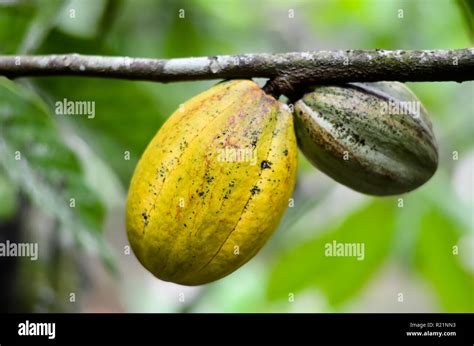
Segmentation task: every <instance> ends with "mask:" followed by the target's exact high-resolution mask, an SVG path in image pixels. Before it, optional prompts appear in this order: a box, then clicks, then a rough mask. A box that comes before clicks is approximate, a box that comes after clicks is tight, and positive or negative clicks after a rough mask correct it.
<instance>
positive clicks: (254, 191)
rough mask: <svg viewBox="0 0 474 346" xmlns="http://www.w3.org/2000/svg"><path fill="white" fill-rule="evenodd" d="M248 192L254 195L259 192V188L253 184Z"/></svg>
mask: <svg viewBox="0 0 474 346" xmlns="http://www.w3.org/2000/svg"><path fill="white" fill-rule="evenodd" d="M250 192H251V193H252V195H255V194H256V193H259V192H260V188H259V187H258V186H257V185H254V186H253V187H252V188H251V189H250Z"/></svg>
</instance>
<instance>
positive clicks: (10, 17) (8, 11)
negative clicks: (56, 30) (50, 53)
mask: <svg viewBox="0 0 474 346" xmlns="http://www.w3.org/2000/svg"><path fill="white" fill-rule="evenodd" d="M63 5H64V1H62V0H36V1H18V2H7V3H3V4H2V3H1V2H0V42H1V44H0V53H3V54H13V53H19V54H27V53H30V52H32V51H34V50H35V49H36V47H38V46H39V45H40V44H41V43H42V41H43V40H44V38H45V37H46V36H47V34H48V32H49V31H50V30H51V29H52V28H53V27H54V25H55V21H56V18H57V15H58V13H59V12H60V10H61V8H62V6H63Z"/></svg>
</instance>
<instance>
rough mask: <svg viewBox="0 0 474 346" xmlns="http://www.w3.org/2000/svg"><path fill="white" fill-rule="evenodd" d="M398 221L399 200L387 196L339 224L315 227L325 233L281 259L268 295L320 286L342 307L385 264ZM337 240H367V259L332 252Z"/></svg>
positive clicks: (277, 297)
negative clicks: (396, 210)
mask: <svg viewBox="0 0 474 346" xmlns="http://www.w3.org/2000/svg"><path fill="white" fill-rule="evenodd" d="M394 226H395V203H394V202H393V200H387V199H383V200H376V201H374V202H372V203H371V204H369V205H368V206H365V207H363V208H362V209H360V210H359V211H357V212H355V213H354V214H352V215H350V216H349V217H348V218H347V219H346V220H345V221H344V222H343V223H342V224H341V225H340V226H339V227H336V228H334V229H328V230H321V231H316V230H314V231H315V233H317V234H322V235H320V236H318V237H316V238H314V239H312V240H310V241H308V242H307V243H305V244H303V245H301V246H298V247H297V248H295V249H293V250H291V251H290V252H288V253H287V254H285V255H283V256H282V257H281V258H280V260H279V261H278V262H277V263H276V265H275V267H274V268H273V270H272V273H271V275H270V279H269V283H268V291H267V293H268V298H269V299H270V300H280V299H286V298H287V297H288V294H289V293H294V294H296V293H297V292H300V291H303V290H305V289H308V288H314V289H319V290H321V291H322V292H323V293H324V295H325V297H326V298H327V301H328V303H329V304H330V305H331V306H333V307H337V306H340V305H341V304H343V303H345V302H347V301H348V300H349V299H350V298H352V297H353V296H354V295H355V294H356V293H358V292H359V291H360V289H361V288H362V287H363V285H364V284H365V283H366V282H367V280H368V279H369V278H370V276H371V275H372V274H373V273H374V272H375V270H376V269H377V268H378V267H379V266H380V265H381V264H382V262H383V260H384V259H385V257H386V256H387V254H388V252H389V244H390V241H391V239H392V237H393V234H394ZM333 241H336V242H337V243H360V244H363V246H364V257H363V259H362V260H358V259H357V256H354V257H334V256H333V257H330V256H326V249H327V247H329V246H331V245H332V244H333ZM360 258H362V257H360Z"/></svg>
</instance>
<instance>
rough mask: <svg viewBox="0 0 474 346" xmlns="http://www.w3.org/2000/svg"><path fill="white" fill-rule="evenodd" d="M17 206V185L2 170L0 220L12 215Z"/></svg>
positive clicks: (0, 173) (0, 180) (0, 178)
mask: <svg viewBox="0 0 474 346" xmlns="http://www.w3.org/2000/svg"><path fill="white" fill-rule="evenodd" d="M17 208H18V194H17V187H16V186H15V184H13V182H12V181H11V180H10V179H8V177H6V176H5V174H4V173H3V172H2V170H0V221H1V220H6V219H8V218H10V217H12V216H13V215H14V214H15V211H16V210H17Z"/></svg>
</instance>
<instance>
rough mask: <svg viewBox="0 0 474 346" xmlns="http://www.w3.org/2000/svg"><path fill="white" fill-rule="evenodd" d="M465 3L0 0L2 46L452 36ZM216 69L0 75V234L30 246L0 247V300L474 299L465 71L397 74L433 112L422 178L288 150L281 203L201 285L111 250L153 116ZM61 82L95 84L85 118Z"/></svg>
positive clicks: (55, 303)
mask: <svg viewBox="0 0 474 346" xmlns="http://www.w3.org/2000/svg"><path fill="white" fill-rule="evenodd" d="M473 7H474V6H473V5H472V3H471V2H468V1H442V0H433V1H428V0H425V1H423V0H419V1H408V0H407V1H398V0H383V1H376V0H372V1H329V0H318V1H310V0H308V1H305V0H301V1H298V0H293V1H277V0H274V1H271V0H261V1H254V0H253V1H251V0H221V1H219V0H195V1H171V0H168V1H164V0H157V1H152V0H136V1H131V0H116V1H114V0H72V1H56V0H50V1H39V0H38V1H15V0H8V1H0V54H49V53H70V52H77V53H84V54H100V55H129V56H140V57H160V58H174V57H187V56H200V55H217V54H239V53H249V52H287V51H310V50H320V49H350V48H354V49H356V48H361V49H374V48H383V49H437V48H439V49H442V48H465V47H469V46H472V42H473V41H472V39H473V23H472V8H473ZM180 9H184V10H185V12H184V13H185V18H180V17H179V10H180ZM290 9H292V10H294V18H289V10H290ZM400 11H402V12H400ZM72 14H74V17H73V18H72V17H71V16H72ZM214 83H216V81H206V82H187V83H172V84H168V85H162V84H158V83H150V82H130V81H119V80H101V79H94V78H71V77H55V78H31V79H21V80H17V81H14V82H12V81H9V80H7V79H5V78H1V77H0V241H2V242H4V241H5V240H6V239H9V240H11V241H25V242H38V243H39V251H40V257H39V260H38V261H36V262H33V261H30V260H28V259H11V258H10V259H6V258H1V259H0V278H1V279H0V280H1V284H2V285H1V286H2V288H1V289H0V310H7V311H131V312H162V311H196V312H211V311H212V312H221V311H224V312H257V311H258V312H273V311H284V312H295V311H311V312H332V311H340V312H353V311H357V312H373V311H379V312H390V311H396V312H398V311H417V312H431V311H433V312H437V311H447V312H455V311H456V312H468V311H469V312H473V311H474V297H473V292H474V280H473V279H474V258H473V256H474V234H473V231H474V227H473V224H474V219H473V214H474V206H473V190H474V188H473V186H474V183H473V169H474V168H473V167H474V148H473V145H474V141H473V134H474V121H473V115H474V104H473V96H474V89H473V86H474V83H473V82H468V83H463V84H457V83H454V82H453V83H410V87H412V88H413V89H414V91H415V92H416V93H417V95H418V96H419V98H420V99H421V100H422V102H423V103H424V105H425V106H426V107H427V109H428V110H429V112H430V113H431V115H432V120H433V124H434V129H435V133H436V135H437V138H438V140H439V148H440V165H439V170H438V172H437V173H436V175H435V176H434V177H433V179H431V180H430V181H429V182H428V183H427V184H426V185H425V186H423V187H422V188H420V189H418V190H416V191H415V192H413V193H410V194H407V195H405V196H402V198H403V205H404V206H403V207H402V208H399V206H398V204H399V201H398V198H400V196H396V197H394V198H372V197H368V196H364V195H361V194H358V193H356V192H353V191H351V190H349V189H347V188H345V187H343V186H340V185H338V184H336V183H335V182H333V181H332V180H331V179H329V178H327V177H326V176H324V175H323V174H322V173H320V172H318V171H317V170H316V169H315V168H313V167H312V166H311V165H310V164H309V163H308V162H307V161H306V160H305V158H304V157H303V156H302V155H300V156H299V157H300V164H299V171H298V184H297V187H296V191H295V193H294V198H295V206H294V208H289V209H288V211H287V213H286V215H285V217H284V220H283V221H282V223H281V225H280V227H279V229H278V231H277V232H276V233H275V235H274V237H273V238H272V239H271V241H270V242H269V243H268V244H267V246H266V247H265V248H264V249H263V251H262V252H261V253H260V254H259V255H257V256H256V257H255V258H254V259H253V260H252V261H251V262H249V263H248V264H247V265H245V266H244V267H242V268H241V269H240V270H238V271H237V272H235V273H234V274H232V275H230V276H228V277H226V278H225V279H222V280H220V281H218V282H215V283H212V284H209V285H206V286H203V287H183V286H178V285H174V284H171V283H166V282H162V281H159V280H158V279H155V278H154V277H153V276H152V275H151V274H149V273H148V272H146V271H145V270H144V269H143V268H142V267H141V266H140V265H139V263H138V262H137V260H136V259H135V257H134V256H133V254H129V253H128V252H127V245H128V243H127V239H126V236H125V230H124V223H123V219H124V216H123V215H124V202H125V198H126V191H127V187H128V183H129V180H130V177H131V175H132V173H133V169H134V167H135V164H136V162H137V160H138V159H139V157H140V154H141V153H142V151H143V150H144V148H145V146H146V145H147V143H148V142H149V140H150V139H151V138H152V137H153V135H154V134H155V132H156V131H157V130H158V129H159V128H160V126H161V125H162V124H163V122H164V121H166V119H167V117H168V116H169V115H170V114H171V113H172V112H173V111H174V110H175V109H176V108H177V107H178V105H179V104H180V103H183V102H184V101H186V100H187V99H189V98H191V97H192V96H193V95H195V94H197V93H199V92H201V91H203V90H205V89H207V88H208V87H209V86H211V85H213V84H214ZM64 98H66V99H68V100H74V101H75V100H78V101H94V102H95V106H96V116H95V118H94V119H88V118H87V117H86V116H61V115H55V114H54V104H55V102H56V101H62V100H63V99H64ZM15 151H20V152H21V153H22V160H21V161H16V160H14V156H13V153H14V152H15ZM126 151H128V152H130V160H126V159H124V153H125V152H126ZM453 152H456V153H457V155H458V159H457V160H455V159H453ZM70 198H75V199H76V207H75V208H70V207H69V206H70ZM332 240H337V241H338V242H363V243H365V248H366V256H365V260H363V261H357V260H356V259H355V258H328V257H324V244H325V243H327V242H331V241H332ZM454 246H457V247H458V250H459V251H458V253H454V254H453V247H454ZM400 294H402V295H403V297H402V295H400ZM293 297H294V300H293V299H292V298H293ZM401 298H403V299H401Z"/></svg>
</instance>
